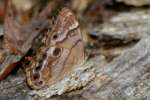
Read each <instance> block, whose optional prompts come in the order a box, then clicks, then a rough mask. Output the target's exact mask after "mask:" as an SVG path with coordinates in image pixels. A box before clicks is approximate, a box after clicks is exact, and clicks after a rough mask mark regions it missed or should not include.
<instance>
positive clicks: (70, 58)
mask: <svg viewBox="0 0 150 100" xmlns="http://www.w3.org/2000/svg"><path fill="white" fill-rule="evenodd" d="M39 39H40V42H39V44H42V45H41V46H40V47H35V45H34V47H32V49H33V50H32V51H35V52H33V53H32V58H31V59H30V63H29V64H28V66H27V67H26V68H25V72H26V77H27V82H28V84H29V86H30V87H31V88H33V89H40V88H43V87H45V86H48V85H51V84H53V83H55V82H57V81H59V80H61V79H63V78H64V77H65V76H66V75H68V74H69V73H70V72H71V71H72V70H73V68H74V66H75V65H78V64H81V63H83V62H84V60H85V50H84V42H83V38H82V34H81V31H80V28H79V22H78V21H77V19H76V17H75V16H74V14H73V13H72V12H71V11H70V10H69V9H67V8H63V9H62V10H61V11H60V12H59V14H58V17H57V19H56V21H55V24H54V26H53V28H52V31H51V32H46V33H44V34H43V36H41V38H39ZM35 41H36V40H35ZM35 43H36V42H35ZM37 44H38V42H37Z"/></svg>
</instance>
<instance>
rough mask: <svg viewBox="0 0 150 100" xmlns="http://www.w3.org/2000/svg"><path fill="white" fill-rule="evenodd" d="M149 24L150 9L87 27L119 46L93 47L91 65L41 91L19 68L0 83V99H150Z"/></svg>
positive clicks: (84, 66)
mask: <svg viewBox="0 0 150 100" xmlns="http://www.w3.org/2000/svg"><path fill="white" fill-rule="evenodd" d="M149 26H150V10H141V11H133V12H132V11H131V12H126V13H120V14H119V15H116V16H114V17H113V18H111V19H110V21H109V22H108V23H105V24H104V25H102V26H101V27H97V28H95V29H89V30H90V31H92V32H94V31H95V32H96V35H97V36H99V37H100V39H99V41H101V42H103V41H102V40H103V38H106V37H107V39H109V40H111V42H113V43H114V44H117V41H121V42H120V43H121V45H122V46H121V45H118V44H117V45H113V44H110V45H112V46H113V47H112V48H109V49H107V50H106V49H103V50H102V49H99V50H96V51H97V52H99V55H98V54H97V55H96V56H94V57H93V58H91V59H89V60H88V61H90V62H92V65H90V66H87V64H88V62H87V63H86V64H85V65H82V66H81V67H80V68H79V69H75V71H74V72H72V74H71V75H70V76H67V77H66V78H65V79H64V80H62V81H61V82H59V83H56V84H54V85H53V86H51V87H48V88H46V89H43V90H40V91H31V90H30V89H29V88H28V87H27V85H26V82H25V78H24V73H23V71H22V70H19V71H18V72H17V74H15V75H12V76H9V77H8V78H7V79H6V80H4V81H2V82H0V91H1V93H0V99H1V100H6V99H7V100H35V98H37V96H35V95H34V94H38V95H40V96H43V98H42V99H44V98H47V97H51V96H53V95H55V96H53V97H51V98H50V99H49V100H149V98H150V36H149V33H150V29H149ZM132 40H136V41H132ZM105 42H106V43H109V41H105ZM99 44H101V43H99ZM102 48H103V45H102ZM106 51H107V52H106ZM93 52H94V50H93ZM109 57H112V58H111V60H107V58H109ZM31 95H34V96H31Z"/></svg>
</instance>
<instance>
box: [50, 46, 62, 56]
mask: <svg viewBox="0 0 150 100" xmlns="http://www.w3.org/2000/svg"><path fill="white" fill-rule="evenodd" d="M61 51H62V49H61V48H59V47H56V48H53V50H52V55H53V57H58V56H60V54H61Z"/></svg>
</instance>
